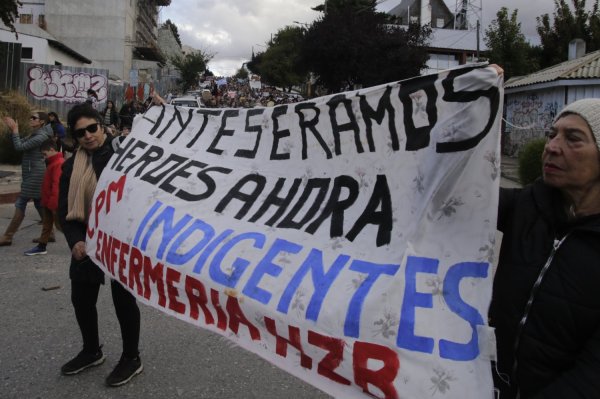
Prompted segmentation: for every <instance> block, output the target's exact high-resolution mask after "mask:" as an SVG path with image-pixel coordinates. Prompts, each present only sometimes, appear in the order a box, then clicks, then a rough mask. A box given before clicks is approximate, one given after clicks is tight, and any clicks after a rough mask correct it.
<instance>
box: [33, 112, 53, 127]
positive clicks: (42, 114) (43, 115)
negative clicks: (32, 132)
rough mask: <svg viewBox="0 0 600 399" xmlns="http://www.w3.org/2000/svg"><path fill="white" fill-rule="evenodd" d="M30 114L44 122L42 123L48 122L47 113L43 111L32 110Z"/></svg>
mask: <svg viewBox="0 0 600 399" xmlns="http://www.w3.org/2000/svg"><path fill="white" fill-rule="evenodd" d="M32 114H35V115H37V117H38V119H39V120H41V121H42V122H44V124H46V123H48V120H49V119H48V114H47V113H45V112H44V111H33V112H32Z"/></svg>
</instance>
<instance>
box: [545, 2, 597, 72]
mask: <svg viewBox="0 0 600 399" xmlns="http://www.w3.org/2000/svg"><path fill="white" fill-rule="evenodd" d="M571 3H572V4H573V8H574V10H573V11H571V8H570V7H569V5H568V4H567V1H566V0H554V8H555V10H554V13H553V18H554V19H553V21H552V24H551V23H550V16H549V15H548V14H543V15H541V16H539V17H537V24H538V26H537V31H538V34H539V35H540V41H541V45H542V59H541V66H542V67H544V68H545V67H548V66H552V65H555V64H558V63H560V62H563V61H566V60H567V58H568V49H569V42H570V41H571V40H573V39H582V40H583V41H585V43H586V49H587V50H588V51H592V50H596V49H598V48H600V43H599V40H600V29H599V21H600V13H599V11H598V0H596V1H595V4H594V7H593V11H592V12H591V13H590V12H588V11H586V10H585V0H571Z"/></svg>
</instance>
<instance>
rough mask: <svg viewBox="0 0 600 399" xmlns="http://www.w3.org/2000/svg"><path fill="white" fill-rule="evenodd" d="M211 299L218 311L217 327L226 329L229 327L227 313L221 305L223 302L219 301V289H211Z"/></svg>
mask: <svg viewBox="0 0 600 399" xmlns="http://www.w3.org/2000/svg"><path fill="white" fill-rule="evenodd" d="M210 301H211V302H212V304H213V307H214V308H215V310H216V311H217V328H218V329H220V330H223V331H225V329H226V328H227V315H226V314H225V312H224V311H223V308H222V307H221V302H220V301H219V291H217V290H213V289H211V290H210Z"/></svg>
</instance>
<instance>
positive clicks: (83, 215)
mask: <svg viewBox="0 0 600 399" xmlns="http://www.w3.org/2000/svg"><path fill="white" fill-rule="evenodd" d="M67 119H68V126H69V128H70V129H71V132H72V135H73V137H74V138H75V140H77V142H78V143H79V149H78V150H77V152H76V153H75V155H74V156H73V157H72V158H69V159H68V160H67V161H65V163H64V166H63V173H62V176H61V179H60V192H59V198H58V219H59V222H60V225H61V227H62V229H63V233H64V234H65V238H66V240H67V243H68V245H69V248H70V249H71V255H72V256H71V265H70V268H69V277H70V278H71V302H72V304H73V308H74V310H75V317H76V319H77V323H78V325H79V329H80V331H81V336H82V338H83V349H82V350H81V352H79V354H78V355H77V356H75V357H74V358H73V359H72V360H70V361H69V362H67V363H66V364H64V365H63V366H62V368H61V372H62V374H63V375H74V374H77V373H80V372H81V371H83V370H85V369H87V368H89V367H93V366H97V365H100V364H102V363H103V362H104V360H105V357H104V354H103V353H102V346H101V345H100V339H99V335H98V314H97V310H96V302H97V300H98V293H99V291H100V285H101V284H104V273H103V272H102V270H100V268H99V267H98V266H97V265H96V264H95V263H94V262H92V260H91V259H90V258H89V257H88V256H87V253H86V248H85V239H86V231H87V219H88V215H89V213H90V209H91V207H92V200H93V198H92V197H93V195H94V190H95V189H96V184H97V181H98V180H97V179H98V178H99V177H100V174H101V173H102V171H103V170H104V168H105V167H106V165H107V163H108V161H109V159H110V157H111V156H112V155H113V154H114V152H115V148H114V147H113V144H114V143H113V140H118V138H113V137H112V136H110V135H107V134H106V132H105V129H104V127H103V126H102V116H101V115H100V114H99V113H98V112H97V111H96V110H95V109H93V108H92V107H90V106H89V105H88V104H79V105H76V106H75V107H73V108H72V109H71V111H70V112H69V115H68V117H67ZM110 285H111V293H112V299H113V304H114V306H115V311H116V313H117V319H118V320H119V326H120V327H121V337H122V339H123V352H122V355H121V358H120V360H119V362H118V363H117V365H116V367H115V368H114V369H113V371H112V372H111V373H110V374H109V376H108V377H107V378H106V384H107V385H109V386H120V385H123V384H126V383H127V382H129V380H131V378H133V377H134V376H135V375H137V374H139V373H141V372H142V370H143V365H142V361H141V359H140V356H139V350H138V343H139V337H140V311H139V309H138V306H137V302H136V299H135V297H134V296H133V295H132V294H131V293H130V292H129V291H127V290H126V289H125V288H123V286H122V285H121V284H119V283H118V282H116V281H115V280H112V279H111V284H110Z"/></svg>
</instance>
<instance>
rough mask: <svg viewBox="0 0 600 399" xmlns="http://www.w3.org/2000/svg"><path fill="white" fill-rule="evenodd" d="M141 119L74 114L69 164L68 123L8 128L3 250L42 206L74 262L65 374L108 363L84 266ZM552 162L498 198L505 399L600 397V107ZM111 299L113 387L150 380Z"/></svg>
mask: <svg viewBox="0 0 600 399" xmlns="http://www.w3.org/2000/svg"><path fill="white" fill-rule="evenodd" d="M495 68H496V70H497V71H498V73H499V74H501V73H502V70H501V68H499V67H497V66H495ZM230 92H233V93H235V95H229V94H228V93H230ZM265 93H267V95H265ZM269 98H270V100H269V101H273V102H275V98H274V97H273V93H272V92H269V91H266V92H265V91H259V92H254V91H252V90H249V89H248V88H247V87H246V86H244V85H242V84H238V83H236V82H231V83H228V84H227V85H222V86H221V87H220V88H218V90H217V92H216V93H215V106H217V105H218V106H223V105H225V106H246V104H247V103H248V102H251V101H253V102H255V105H256V103H257V102H259V103H260V104H261V105H262V102H263V101H264V100H265V99H269ZM289 100H290V99H289V98H288V99H283V98H282V99H279V100H277V101H289ZM155 101H162V99H160V97H158V96H157V97H155ZM266 105H267V106H268V105H269V104H268V103H267V104H266ZM134 109H135V105H134V104H131V103H130V104H126V105H125V106H124V107H123V108H122V109H121V111H120V112H119V113H118V116H117V113H116V110H115V107H114V104H112V103H110V105H108V104H107V107H106V109H105V110H104V111H103V112H102V113H99V112H98V111H96V110H95V109H94V108H93V104H91V103H87V104H81V105H77V106H75V107H74V108H73V109H72V110H71V111H70V112H69V115H68V118H67V119H68V126H69V129H68V130H69V132H70V135H71V138H72V139H73V140H74V142H75V145H74V146H72V148H71V151H72V154H73V155H72V156H70V157H69V158H68V159H67V160H66V161H65V160H64V159H62V156H61V153H60V146H59V143H61V142H62V141H64V140H65V129H64V127H62V129H61V128H60V126H62V124H61V123H60V120H59V118H58V115H56V114H52V113H50V114H46V113H44V112H39V111H36V112H33V113H32V114H31V118H30V121H29V123H30V127H31V130H32V133H31V134H30V135H28V136H27V137H20V135H19V126H18V124H17V123H16V122H15V121H14V120H12V119H11V118H5V123H6V125H7V126H8V128H9V131H10V132H9V134H11V136H12V140H13V144H14V147H15V149H16V150H17V151H22V152H23V153H24V156H23V183H22V187H21V189H22V190H21V194H20V195H19V197H18V199H17V201H16V203H15V213H14V217H13V218H12V220H11V221H10V223H9V226H8V227H7V229H6V231H5V233H4V235H3V236H2V237H0V246H7V245H11V243H12V240H13V238H14V235H15V233H16V231H17V229H18V227H19V225H20V224H21V222H22V220H23V217H24V214H25V210H26V206H27V204H28V202H30V201H33V203H34V206H35V208H36V210H37V211H38V212H39V213H40V215H41V216H42V220H43V227H42V233H41V236H40V238H39V239H38V246H36V247H35V248H37V249H38V250H37V253H36V254H42V253H45V251H46V244H47V243H48V242H49V241H50V238H51V230H52V224H53V223H56V221H58V224H57V225H58V226H60V227H61V229H62V231H63V233H64V235H65V238H66V241H67V243H68V246H69V249H70V251H71V255H72V256H71V262H70V270H69V275H70V278H71V300H72V303H73V307H74V310H75V315H76V319H77V323H78V325H79V328H80V331H81V335H82V338H83V348H82V350H81V352H80V353H79V354H78V355H77V356H76V357H74V358H73V359H72V360H70V361H69V362H67V363H66V364H64V366H63V367H62V370H61V371H62V373H63V374H65V375H72V374H77V373H79V372H81V371H83V370H85V369H87V368H89V367H93V366H96V365H99V364H101V363H102V362H103V361H104V360H105V357H104V355H103V353H102V346H101V345H100V341H99V337H98V321H97V311H96V301H97V297H98V291H99V288H100V286H101V285H102V284H103V283H104V279H105V277H104V274H103V272H102V271H101V270H100V269H99V268H98V266H96V265H95V264H94V263H93V262H92V261H91V260H90V259H89V258H88V257H87V255H86V248H85V232H86V227H87V215H88V214H89V210H90V207H91V205H92V204H91V201H92V196H93V193H94V189H95V186H96V182H97V179H98V177H99V176H100V174H101V173H102V170H103V169H104V167H105V166H106V164H107V162H108V160H109V158H110V157H111V155H112V154H113V153H114V151H115V146H114V145H113V141H114V140H119V139H118V138H117V137H116V136H117V135H114V134H111V133H109V127H113V128H116V130H119V129H120V130H121V131H122V130H123V129H125V128H127V127H130V126H131V125H130V123H131V121H132V119H128V118H129V117H130V118H133V116H134V115H135V110H134ZM124 110H125V112H123V111H124ZM63 146H64V144H63ZM46 162H47V167H46V165H45V163H46ZM542 162H543V170H542V178H540V179H539V180H537V181H536V182H535V183H533V184H531V185H528V186H526V187H523V188H520V189H501V190H500V201H499V208H498V229H499V230H500V231H502V232H503V233H504V236H503V240H502V246H501V252H500V257H499V263H498V268H497V272H496V275H495V277H494V289H493V297H492V302H491V307H490V314H489V316H490V325H491V326H493V327H494V328H495V330H496V336H497V362H495V363H493V364H492V367H493V374H494V376H495V385H496V388H497V390H498V392H499V396H498V397H499V398H500V399H506V398H510V399H512V398H522V399H525V398H537V399H541V398H546V399H549V398H599V397H600V379H599V378H598V376H600V296H598V295H597V284H598V282H599V281H600V267H598V265H599V261H598V259H600V99H586V100H579V101H576V102H573V103H571V104H569V105H567V106H566V107H565V108H564V109H563V110H562V111H561V112H560V113H559V114H558V116H557V117H556V118H555V120H554V122H553V126H552V129H551V131H550V134H549V136H548V139H547V143H546V145H545V149H544V153H543V155H542ZM59 169H60V170H61V171H62V173H59V172H58V170H59ZM26 254H28V255H32V254H33V253H27V252H26ZM111 291H112V297H113V303H114V306H115V310H116V313H117V318H118V319H119V324H120V327H121V335H122V339H123V352H122V356H121V359H120V361H119V363H118V364H117V366H116V367H115V369H114V370H113V372H112V373H111V374H110V375H109V376H108V378H107V379H106V383H107V384H108V385H110V386H119V385H123V384H125V383H127V382H128V381H129V380H130V379H131V378H132V377H134V376H135V375H137V374H139V373H140V372H141V371H142V370H143V365H142V362H141V360H140V357H139V349H138V343H139V332H140V314H139V309H138V307H137V303H136V300H135V298H134V297H133V296H132V295H131V294H130V293H129V292H128V291H127V290H126V289H124V288H123V287H122V286H121V285H120V284H118V283H116V282H115V281H114V280H111Z"/></svg>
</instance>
